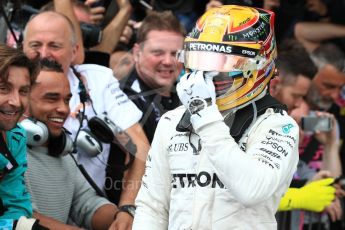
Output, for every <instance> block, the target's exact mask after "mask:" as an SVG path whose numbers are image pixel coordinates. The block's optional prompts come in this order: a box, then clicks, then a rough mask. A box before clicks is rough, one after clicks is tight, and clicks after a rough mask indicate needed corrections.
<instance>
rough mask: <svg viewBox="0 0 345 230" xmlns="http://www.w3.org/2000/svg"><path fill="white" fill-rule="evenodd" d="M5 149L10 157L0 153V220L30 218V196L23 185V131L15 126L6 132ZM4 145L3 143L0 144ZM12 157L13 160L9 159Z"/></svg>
mask: <svg viewBox="0 0 345 230" xmlns="http://www.w3.org/2000/svg"><path fill="white" fill-rule="evenodd" d="M6 140H7V148H8V150H9V152H10V155H11V156H6V155H7V154H5V153H4V152H1V153H0V168H1V171H2V172H5V173H4V174H3V175H2V176H1V179H0V199H1V202H2V204H1V206H2V207H1V208H0V209H2V210H0V211H1V214H0V219H19V217H21V216H26V217H31V216H32V207H31V201H30V194H29V193H28V192H27V190H26V187H25V183H24V173H25V171H26V169H27V158H26V135H25V130H24V129H23V128H22V127H21V126H19V125H18V124H17V126H16V127H15V128H13V129H11V130H9V131H6ZM2 144H4V143H2ZM10 157H12V158H13V159H14V161H15V162H16V163H14V161H13V160H10V159H9V158H10Z"/></svg>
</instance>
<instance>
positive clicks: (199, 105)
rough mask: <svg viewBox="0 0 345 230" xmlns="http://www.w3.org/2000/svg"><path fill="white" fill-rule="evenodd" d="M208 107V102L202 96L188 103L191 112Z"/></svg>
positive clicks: (194, 112)
mask: <svg viewBox="0 0 345 230" xmlns="http://www.w3.org/2000/svg"><path fill="white" fill-rule="evenodd" d="M206 107H207V102H206V101H205V100H204V99H201V98H193V99H192V100H191V101H190V102H189V104H188V110H189V112H190V113H191V114H196V113H198V112H199V111H200V110H203V109H204V108H206Z"/></svg>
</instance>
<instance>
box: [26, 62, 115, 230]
mask: <svg viewBox="0 0 345 230" xmlns="http://www.w3.org/2000/svg"><path fill="white" fill-rule="evenodd" d="M71 97H72V94H71V91H70V86H69V82H68V79H67V78H66V76H65V74H64V72H63V70H62V68H61V66H60V65H59V64H58V63H57V62H55V61H50V60H48V59H42V60H41V71H40V73H39V75H38V77H37V80H36V83H35V84H34V85H33V87H32V91H31V93H30V101H29V108H28V114H27V115H28V116H29V118H27V119H25V120H23V121H22V124H23V126H24V128H25V129H26V130H27V133H28V139H27V140H28V141H27V145H28V170H27V173H26V174H25V182H26V186H27V188H28V191H29V193H30V194H31V196H32V205H33V210H34V217H35V218H37V219H39V220H40V223H41V224H42V225H43V226H45V227H47V228H49V229H64V228H66V227H68V225H67V223H68V220H69V219H70V220H72V221H73V223H74V224H76V225H77V226H79V227H85V228H87V229H107V228H109V226H110V225H111V223H112V222H113V220H114V216H115V214H116V212H117V211H118V209H117V207H116V206H115V205H114V204H112V203H110V202H109V201H108V200H107V199H105V198H102V197H100V196H98V195H97V194H96V192H95V190H94V189H92V187H91V186H90V184H89V183H88V182H87V180H86V179H85V177H84V176H83V175H82V174H81V172H80V171H79V169H78V167H77V166H76V162H74V161H75V159H73V158H74V157H73V156H72V155H71V154H69V155H67V154H68V153H70V152H71V151H72V150H73V145H72V144H71V143H72V141H71V137H69V134H67V132H66V131H65V130H64V128H63V125H64V122H65V120H66V119H67V117H68V115H69V112H70V109H69V101H70V99H71ZM69 227H71V226H69Z"/></svg>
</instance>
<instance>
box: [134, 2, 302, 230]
mask: <svg viewBox="0 0 345 230" xmlns="http://www.w3.org/2000/svg"><path fill="white" fill-rule="evenodd" d="M273 22H274V14H273V13H272V12H270V11H266V10H263V9H256V8H251V7H243V6H235V5H226V6H221V7H217V8H213V9H211V10H209V11H207V12H206V13H205V14H204V15H202V16H201V17H200V19H199V20H198V21H197V23H196V26H195V27H194V29H193V30H192V31H191V32H190V33H189V35H188V36H187V37H186V39H185V43H184V49H183V51H182V53H181V54H180V55H181V61H184V65H185V67H186V69H187V70H189V71H190V72H189V73H187V74H185V75H184V76H183V77H182V78H181V80H180V82H179V83H178V84H177V93H178V96H179V98H180V100H181V102H182V103H183V105H184V106H181V107H179V108H177V109H175V110H172V111H170V112H167V113H166V114H165V115H163V117H162V118H161V119H160V121H159V123H158V126H157V129H156V133H155V136H154V139H153V142H152V145H151V149H150V152H149V155H148V157H147V161H146V171H145V175H144V177H143V183H142V186H141V188H140V191H139V193H138V197H137V199H136V205H137V210H136V215H135V219H134V223H133V229H134V230H137V229H140V230H142V229H150V230H152V229H157V230H158V229H219V230H221V229H277V223H276V219H275V213H276V211H277V209H278V205H279V201H280V198H281V196H282V195H283V194H284V192H285V191H286V190H287V189H288V187H289V185H290V182H291V179H292V176H293V173H294V171H295V170H296V166H297V162H298V131H299V129H298V125H297V124H296V122H295V121H294V120H293V119H292V118H291V117H290V116H288V115H287V112H286V108H285V106H283V105H281V104H280V103H279V102H277V101H276V100H275V99H273V98H272V97H271V96H270V95H269V92H268V86H267V84H268V82H269V81H270V79H271V78H272V77H273V76H274V73H275V63H274V60H275V58H276V44H275V37H274V28H273Z"/></svg>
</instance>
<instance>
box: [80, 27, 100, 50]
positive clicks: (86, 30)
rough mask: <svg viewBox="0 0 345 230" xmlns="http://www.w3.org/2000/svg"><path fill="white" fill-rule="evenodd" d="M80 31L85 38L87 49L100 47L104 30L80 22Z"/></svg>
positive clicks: (84, 42)
mask: <svg viewBox="0 0 345 230" xmlns="http://www.w3.org/2000/svg"><path fill="white" fill-rule="evenodd" d="M80 29H81V33H82V36H83V44H84V46H85V48H90V47H93V46H95V45H98V44H99V43H100V42H101V40H102V28H101V27H100V26H98V25H94V24H88V23H84V22H80Z"/></svg>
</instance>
